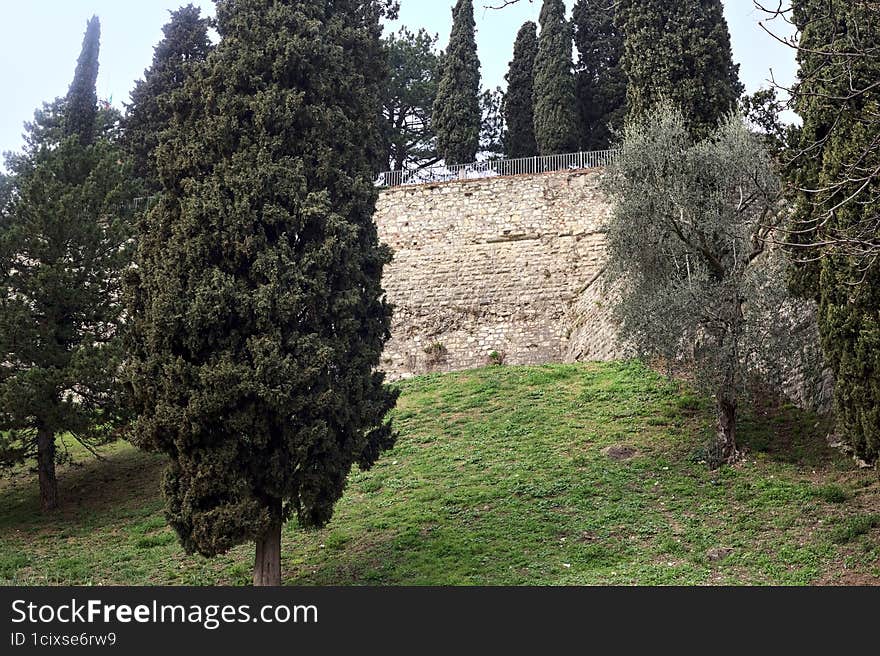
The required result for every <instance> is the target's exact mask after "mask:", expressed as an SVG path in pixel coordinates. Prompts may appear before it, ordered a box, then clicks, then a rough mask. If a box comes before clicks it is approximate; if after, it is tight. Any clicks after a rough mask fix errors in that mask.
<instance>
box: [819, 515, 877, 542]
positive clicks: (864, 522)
mask: <svg viewBox="0 0 880 656" xmlns="http://www.w3.org/2000/svg"><path fill="white" fill-rule="evenodd" d="M878 526H880V515H858V516H856V517H848V518H847V519H846V521H844V522H843V524H842V525H841V526H838V527H837V528H835V529H834V531H833V532H832V534H831V541H832V542H834V543H836V544H846V543H847V542H851V541H852V540H855V539H856V538H857V537H859V536H860V535H865V534H866V533H868V532H869V531H870V530H871V529H872V528H876V527H878Z"/></svg>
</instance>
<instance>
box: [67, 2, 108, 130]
mask: <svg viewBox="0 0 880 656" xmlns="http://www.w3.org/2000/svg"><path fill="white" fill-rule="evenodd" d="M100 39H101V24H100V22H99V21H98V17H97V16H93V17H92V19H91V20H90V21H89V23H88V25H87V27H86V34H85V37H84V39H83V47H82V52H81V53H80V55H79V59H78V60H77V62H76V73H75V74H74V76H73V82H72V83H71V85H70V89H69V91H68V92H67V108H66V111H65V119H66V121H67V133H68V134H75V135H78V136H79V138H80V141H81V142H82V144H83V145H86V146H87V145H89V144H90V143H92V139H93V138H94V134H95V117H96V114H97V111H98V93H97V91H96V90H95V85H96V82H97V80H98V50H99V49H100Z"/></svg>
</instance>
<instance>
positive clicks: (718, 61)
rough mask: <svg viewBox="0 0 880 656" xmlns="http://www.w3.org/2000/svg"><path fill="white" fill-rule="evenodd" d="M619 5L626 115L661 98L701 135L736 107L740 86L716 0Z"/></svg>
mask: <svg viewBox="0 0 880 656" xmlns="http://www.w3.org/2000/svg"><path fill="white" fill-rule="evenodd" d="M620 10H621V11H623V17H624V32H625V35H626V36H625V39H624V54H623V69H624V71H625V72H626V76H627V80H628V88H627V103H628V107H629V110H628V111H629V114H630V115H632V116H633V117H642V116H646V115H649V114H650V112H651V111H652V110H653V108H654V106H655V105H656V104H657V102H658V101H660V100H661V99H664V98H665V99H667V100H669V101H670V102H672V103H673V104H674V105H675V106H677V107H678V108H679V109H681V111H682V113H683V114H684V116H685V120H687V121H688V124H689V125H690V128H691V130H692V131H693V132H694V134H695V135H701V136H702V135H705V134H707V133H708V132H710V131H712V130H714V128H715V127H716V125H717V124H718V122H719V121H720V120H721V119H722V118H723V117H725V116H726V115H727V114H728V113H729V112H732V111H734V110H735V109H736V108H737V101H738V99H739V97H740V95H741V94H742V92H743V86H742V84H741V83H740V81H739V65H738V64H734V63H733V51H732V50H731V47H730V32H728V29H727V21H726V20H725V18H724V9H723V7H722V4H721V0H680V1H678V2H669V1H668V0H623V2H622V4H621V8H620Z"/></svg>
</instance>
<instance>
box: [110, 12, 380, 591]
mask: <svg viewBox="0 0 880 656" xmlns="http://www.w3.org/2000/svg"><path fill="white" fill-rule="evenodd" d="M380 14H381V10H380V7H379V3H378V2H375V1H364V0H221V1H220V2H218V3H217V30H218V32H219V34H220V37H221V41H220V43H219V45H218V46H217V47H216V48H215V49H214V51H213V52H212V53H211V54H210V55H209V56H208V59H207V61H206V65H205V69H204V72H202V73H198V74H194V75H193V76H191V78H190V79H189V80H188V81H187V83H186V85H185V91H186V96H187V97H188V98H189V99H190V102H189V103H188V106H190V107H195V108H196V111H195V113H194V114H193V116H192V117H186V116H183V117H180V118H175V121H174V122H173V124H172V127H171V129H170V130H169V132H168V135H166V136H167V138H166V139H165V141H164V143H163V145H162V146H161V150H162V153H161V157H159V158H157V162H158V163H159V168H160V171H159V173H160V179H161V180H162V184H163V190H162V193H161V195H160V199H159V201H158V202H157V204H156V205H155V206H154V207H153V208H152V209H151V210H150V211H149V212H148V213H147V214H146V216H145V217H144V219H143V221H142V223H141V225H140V230H139V233H140V234H139V237H140V239H139V247H138V254H137V258H136V261H137V264H138V267H137V269H136V270H133V271H132V272H131V278H130V281H129V283H130V284H129V295H128V298H129V303H130V311H131V316H132V323H133V333H132V336H133V340H132V347H131V359H130V361H129V363H128V367H127V371H126V374H125V377H126V380H128V381H129V382H130V387H131V390H130V391H131V394H132V398H133V400H134V402H135V404H136V407H137V409H138V410H139V412H140V416H139V419H138V421H137V424H136V432H135V441H136V443H137V444H138V445H139V446H141V447H143V448H146V449H151V450H156V451H161V452H164V453H166V454H168V456H169V457H170V466H169V468H168V470H167V472H166V476H165V481H164V492H165V499H166V513H167V517H168V519H169V522H170V524H171V526H172V527H173V528H174V530H175V531H176V532H177V534H178V536H179V537H180V540H181V543H182V544H183V546H184V547H185V549H186V550H187V551H189V552H198V553H201V554H204V555H206V556H213V555H216V554H220V553H223V552H225V551H227V550H228V549H230V548H231V547H233V546H234V545H237V544H241V543H245V542H251V541H252V542H255V543H256V561H255V568H254V582H255V584H260V585H262V584H278V583H279V582H280V540H281V527H282V524H283V523H284V522H285V521H287V520H288V519H289V518H290V517H291V516H293V515H295V516H296V518H297V519H298V522H299V525H300V526H302V527H306V528H308V527H319V526H323V525H325V524H326V523H327V522H328V521H329V520H330V518H331V516H332V514H333V507H334V504H335V503H336V501H337V500H338V499H339V498H340V496H341V495H342V493H343V490H344V488H345V484H346V479H347V476H348V474H349V472H350V470H351V468H352V466H353V464H355V463H357V464H358V465H359V466H360V467H361V468H362V469H365V468H369V467H370V466H371V465H372V464H373V463H374V462H375V461H376V460H377V458H378V457H379V455H380V453H381V452H382V451H383V450H385V449H386V448H388V447H390V446H391V445H392V443H393V434H392V431H391V427H390V425H389V424H388V423H386V420H385V416H386V414H387V412H388V411H389V410H390V409H391V408H392V407H393V406H394V403H395V400H396V396H397V394H396V392H394V391H393V390H391V389H389V388H387V387H385V386H384V384H383V378H384V376H383V374H382V373H380V372H378V371H377V370H376V367H377V365H378V363H379V358H380V354H381V352H382V349H383V346H384V343H385V341H386V340H387V339H388V338H389V334H390V321H391V309H390V307H389V306H388V305H387V303H386V302H385V300H384V293H383V290H382V287H381V276H382V270H383V267H384V265H385V264H386V263H387V262H388V261H389V260H390V251H389V249H388V248H387V247H385V246H383V245H381V244H380V243H379V240H378V235H377V229H376V225H375V223H374V222H373V220H372V215H373V212H374V209H375V203H376V200H377V191H376V188H375V187H374V185H373V184H372V175H373V172H374V166H375V164H376V162H377V161H378V159H379V158H381V157H382V156H383V154H384V153H383V144H382V139H381V114H380V109H381V102H382V97H381V96H382V93H381V86H382V83H383V79H382V76H383V75H384V71H383V67H382V65H381V62H382V61H383V54H382V51H381V44H380V33H381V29H380V24H379V18H380Z"/></svg>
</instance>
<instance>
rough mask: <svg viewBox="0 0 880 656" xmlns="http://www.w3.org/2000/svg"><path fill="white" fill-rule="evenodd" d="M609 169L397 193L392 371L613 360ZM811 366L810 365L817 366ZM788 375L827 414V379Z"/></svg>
mask: <svg viewBox="0 0 880 656" xmlns="http://www.w3.org/2000/svg"><path fill="white" fill-rule="evenodd" d="M600 176H601V170H597V169H592V170H581V171H563V172H556V173H545V174H542V175H523V176H510V177H496V178H485V179H481V180H469V181H460V182H448V183H438V184H429V185H422V186H413V187H398V188H394V189H388V190H385V191H383V192H382V194H381V195H380V199H379V203H378V206H377V211H376V217H375V218H376V224H377V226H378V228H379V236H380V238H381V239H382V241H383V242H385V243H386V244H388V245H389V246H391V248H392V249H393V250H394V261H393V262H392V263H391V265H390V266H389V267H387V268H386V270H385V278H384V287H385V290H386V292H387V294H388V299H389V301H390V302H391V303H392V304H393V305H394V306H395V313H394V321H393V326H392V338H391V340H390V341H389V343H388V345H387V347H386V349H385V353H384V354H383V362H382V367H383V369H384V370H385V371H386V372H387V373H388V375H389V378H390V379H392V380H394V379H399V378H407V377H409V376H413V375H416V374H422V373H427V372H431V371H455V370H460V369H469V368H472V367H480V366H484V365H486V364H490V363H491V362H492V361H493V359H494V360H496V361H498V360H503V362H504V363H506V364H544V363H548V362H582V361H595V360H613V359H616V358H620V357H624V356H625V355H626V349H625V348H624V347H623V346H622V345H621V344H620V343H619V341H618V339H617V331H616V330H615V328H614V326H613V325H612V323H611V321H610V320H609V315H610V309H611V307H612V306H613V303H614V299H615V296H616V294H615V292H614V290H613V289H611V290H609V289H606V285H605V284H604V280H603V275H602V274H603V271H604V257H605V238H604V233H603V225H604V223H605V221H606V219H607V217H608V214H609V212H610V211H611V208H610V206H609V204H608V202H607V200H606V199H605V197H604V195H603V194H602V192H601V191H600V190H599V179H600ZM813 369H815V367H811V368H810V369H809V371H813ZM807 371H808V369H803V370H802V369H798V368H793V369H791V370H790V371H787V372H786V373H785V380H784V383H783V389H784V391H785V393H786V394H787V396H789V398H791V399H792V400H794V401H795V402H797V403H798V404H799V405H802V406H806V407H810V408H812V409H818V410H820V411H824V410H827V409H828V406H829V404H830V394H831V384H832V382H833V381H830V379H829V378H828V376H827V375H826V376H824V377H821V376H820V377H819V378H817V377H816V376H815V375H807Z"/></svg>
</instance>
